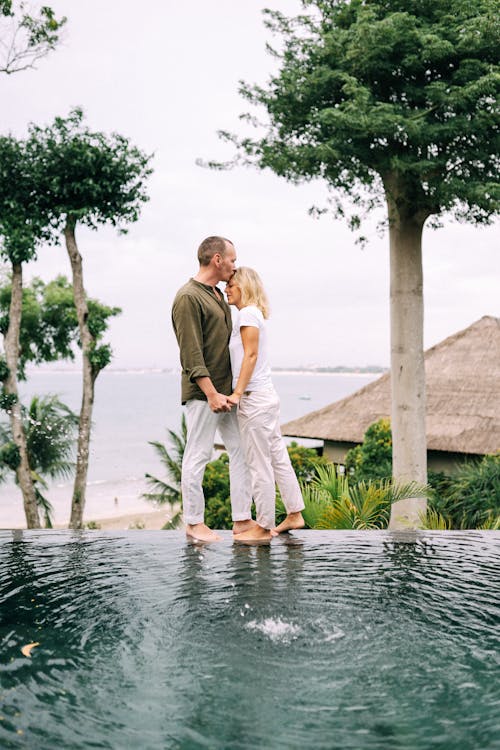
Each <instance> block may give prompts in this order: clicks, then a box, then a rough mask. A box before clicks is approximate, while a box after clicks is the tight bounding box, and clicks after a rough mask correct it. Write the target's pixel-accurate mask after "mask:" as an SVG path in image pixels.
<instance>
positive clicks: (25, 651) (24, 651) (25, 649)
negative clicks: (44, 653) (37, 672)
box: [21, 643, 40, 657]
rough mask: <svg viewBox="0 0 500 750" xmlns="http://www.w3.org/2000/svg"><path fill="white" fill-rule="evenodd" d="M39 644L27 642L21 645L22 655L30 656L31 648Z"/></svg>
mask: <svg viewBox="0 0 500 750" xmlns="http://www.w3.org/2000/svg"><path fill="white" fill-rule="evenodd" d="M39 645H40V644H39V643H27V644H26V646H23V647H22V649H21V653H22V655H23V656H29V657H31V650H32V649H34V648H35V646H39Z"/></svg>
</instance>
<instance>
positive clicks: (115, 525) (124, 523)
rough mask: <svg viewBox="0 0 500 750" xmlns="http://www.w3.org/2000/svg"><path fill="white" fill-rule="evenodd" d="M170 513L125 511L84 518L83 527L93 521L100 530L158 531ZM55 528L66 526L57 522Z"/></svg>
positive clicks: (164, 511)
mask: <svg viewBox="0 0 500 750" xmlns="http://www.w3.org/2000/svg"><path fill="white" fill-rule="evenodd" d="M170 517H171V514H170V512H169V511H168V510H166V509H165V510H152V511H149V512H148V511H146V512H143V513H127V514H125V515H123V516H112V517H110V518H96V519H89V518H86V519H85V521H84V523H85V527H86V528H88V526H87V524H89V523H92V524H94V523H95V525H96V526H95V528H96V529H99V530H101V531H127V530H132V531H135V530H138V531H139V530H142V529H144V530H147V531H158V530H159V529H161V528H162V527H163V526H164V525H165V524H166V523H167V521H168V520H169V518H170ZM54 528H55V529H64V528H67V526H64V525H62V524H57V525H55V526H54Z"/></svg>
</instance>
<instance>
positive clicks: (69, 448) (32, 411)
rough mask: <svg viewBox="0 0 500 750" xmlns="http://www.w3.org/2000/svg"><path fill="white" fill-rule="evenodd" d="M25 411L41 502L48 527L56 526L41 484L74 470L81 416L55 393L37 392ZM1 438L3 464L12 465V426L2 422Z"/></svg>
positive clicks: (0, 456) (30, 455) (4, 465)
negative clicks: (44, 393)
mask: <svg viewBox="0 0 500 750" xmlns="http://www.w3.org/2000/svg"><path fill="white" fill-rule="evenodd" d="M22 414H23V424H24V432H25V435H26V442H27V452H28V462H29V466H30V470H31V473H32V479H33V483H34V487H35V494H36V501H37V506H38V508H39V509H40V510H41V511H42V513H43V515H44V518H45V527H46V528H52V512H53V511H52V506H51V504H50V502H49V501H48V499H47V498H46V497H45V496H44V495H43V494H42V492H41V490H40V487H41V488H42V489H43V490H46V489H47V488H48V485H47V480H46V478H47V477H48V478H50V479H56V478H58V477H68V476H69V475H70V474H71V473H72V471H73V468H74V463H73V462H72V461H71V458H72V455H73V453H74V437H75V432H76V429H77V426H78V417H77V415H76V414H74V413H73V412H72V411H71V409H69V407H68V406H66V404H63V403H62V402H61V401H60V400H59V399H58V397H57V396H54V395H47V396H34V397H33V398H32V399H31V403H30V405H29V408H28V409H23V410H22ZM0 441H1V447H0V467H1V468H4V467H5V468H7V469H12V463H13V458H12V457H13V456H15V452H16V446H15V443H13V441H12V432H11V430H10V427H9V426H8V425H6V424H5V423H3V424H2V423H0ZM15 460H16V459H15V458H14V463H15Z"/></svg>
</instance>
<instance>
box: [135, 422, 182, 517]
mask: <svg viewBox="0 0 500 750" xmlns="http://www.w3.org/2000/svg"><path fill="white" fill-rule="evenodd" d="M167 434H168V438H169V442H170V444H171V445H172V450H171V451H170V452H169V450H168V449H167V447H166V445H164V444H163V443H160V442H159V441H157V440H152V441H150V443H149V445H152V446H153V448H154V449H155V451H156V453H157V455H158V457H159V459H160V461H161V463H162V464H163V468H164V470H165V475H166V477H167V481H164V480H163V479H158V478H157V477H154V476H152V475H151V474H145V477H146V479H147V480H148V484H149V485H150V487H151V490H152V491H151V492H147V493H145V494H144V495H142V497H143V498H144V499H145V500H149V501H150V502H152V503H155V504H156V505H159V506H161V505H165V504H168V505H170V506H171V507H172V506H174V505H176V504H177V503H180V502H181V473H182V459H183V456H184V450H185V448H186V440H187V425H186V417H185V415H184V414H183V415H182V419H181V429H180V432H179V433H177V432H174V430H167ZM169 483H170V484H169Z"/></svg>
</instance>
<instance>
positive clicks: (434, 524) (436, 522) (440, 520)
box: [420, 508, 451, 531]
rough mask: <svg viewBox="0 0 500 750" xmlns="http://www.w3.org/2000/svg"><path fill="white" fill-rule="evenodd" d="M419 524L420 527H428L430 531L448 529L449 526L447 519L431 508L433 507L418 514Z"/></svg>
mask: <svg viewBox="0 0 500 750" xmlns="http://www.w3.org/2000/svg"><path fill="white" fill-rule="evenodd" d="M420 525H421V527H422V529H429V530H431V531H448V530H449V529H450V528H451V522H450V521H449V519H448V518H445V517H444V516H442V515H441V513H438V511H436V510H433V508H428V509H427V513H426V514H425V515H423V516H420Z"/></svg>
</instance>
